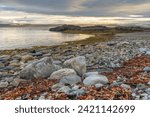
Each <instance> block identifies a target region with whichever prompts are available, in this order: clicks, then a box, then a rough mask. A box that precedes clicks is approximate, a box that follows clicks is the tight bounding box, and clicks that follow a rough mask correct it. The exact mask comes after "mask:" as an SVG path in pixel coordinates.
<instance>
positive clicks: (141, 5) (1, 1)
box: [0, 0, 150, 24]
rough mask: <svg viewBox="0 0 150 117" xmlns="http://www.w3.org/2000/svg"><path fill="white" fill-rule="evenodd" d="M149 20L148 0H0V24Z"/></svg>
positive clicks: (113, 22)
mask: <svg viewBox="0 0 150 117" xmlns="http://www.w3.org/2000/svg"><path fill="white" fill-rule="evenodd" d="M149 22H150V0H0V23H33V24H60V23H62V24H63V23H81V24H84V23H93V24H97V23H100V24H128V23H131V24H134V23H135V24H147V23H149Z"/></svg>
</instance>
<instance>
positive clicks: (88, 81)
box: [83, 75, 108, 86]
mask: <svg viewBox="0 0 150 117" xmlns="http://www.w3.org/2000/svg"><path fill="white" fill-rule="evenodd" d="M83 83H84V85H85V86H92V85H95V84H97V83H101V84H107V83H108V79H107V77H106V76H103V75H91V76H89V77H87V78H85V79H84V81H83Z"/></svg>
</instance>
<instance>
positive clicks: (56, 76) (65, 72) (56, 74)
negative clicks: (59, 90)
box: [49, 68, 76, 80]
mask: <svg viewBox="0 0 150 117" xmlns="http://www.w3.org/2000/svg"><path fill="white" fill-rule="evenodd" d="M71 75H76V72H75V71H74V70H73V69H68V68H64V69H60V70H58V71H55V72H53V73H52V74H51V76H50V77H49V79H58V80H60V79H63V78H64V77H66V76H71Z"/></svg>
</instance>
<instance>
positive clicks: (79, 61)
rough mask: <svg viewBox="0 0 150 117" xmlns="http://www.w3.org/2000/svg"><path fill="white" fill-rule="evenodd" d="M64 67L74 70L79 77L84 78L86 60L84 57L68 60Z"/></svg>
mask: <svg viewBox="0 0 150 117" xmlns="http://www.w3.org/2000/svg"><path fill="white" fill-rule="evenodd" d="M64 66H65V67H67V68H72V69H74V70H75V71H76V72H77V74H78V75H79V76H83V75H84V74H85V73H86V60H85V57H84V56H78V57H76V58H72V59H69V60H66V61H65V62H64Z"/></svg>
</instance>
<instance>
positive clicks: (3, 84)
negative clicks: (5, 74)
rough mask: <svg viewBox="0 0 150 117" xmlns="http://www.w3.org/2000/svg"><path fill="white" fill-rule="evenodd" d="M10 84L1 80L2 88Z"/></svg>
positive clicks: (0, 85) (0, 86)
mask: <svg viewBox="0 0 150 117" xmlns="http://www.w3.org/2000/svg"><path fill="white" fill-rule="evenodd" d="M8 85H9V84H8V82H0V88H6V87H7V86H8Z"/></svg>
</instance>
